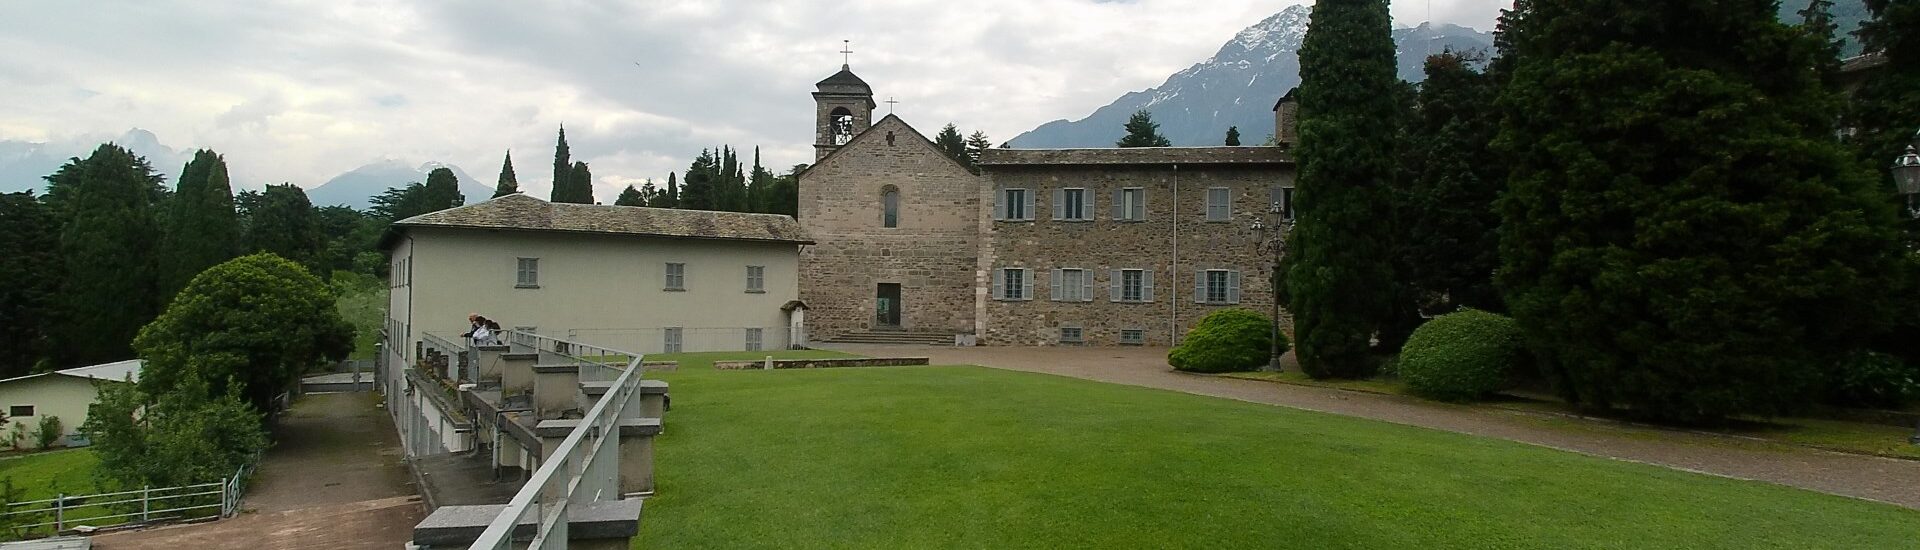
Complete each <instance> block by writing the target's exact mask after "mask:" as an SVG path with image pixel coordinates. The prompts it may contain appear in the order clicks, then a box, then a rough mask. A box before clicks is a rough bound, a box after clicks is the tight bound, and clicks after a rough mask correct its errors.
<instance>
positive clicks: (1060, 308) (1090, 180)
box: [975, 163, 1294, 345]
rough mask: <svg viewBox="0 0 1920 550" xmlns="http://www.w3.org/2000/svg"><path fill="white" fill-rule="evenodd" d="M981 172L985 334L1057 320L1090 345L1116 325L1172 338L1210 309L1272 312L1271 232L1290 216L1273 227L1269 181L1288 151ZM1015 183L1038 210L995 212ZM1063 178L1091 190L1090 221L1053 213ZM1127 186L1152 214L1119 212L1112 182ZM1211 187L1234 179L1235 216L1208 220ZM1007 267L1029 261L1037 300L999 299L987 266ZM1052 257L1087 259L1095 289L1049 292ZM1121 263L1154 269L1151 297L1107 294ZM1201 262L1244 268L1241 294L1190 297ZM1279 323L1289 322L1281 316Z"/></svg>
mask: <svg viewBox="0 0 1920 550" xmlns="http://www.w3.org/2000/svg"><path fill="white" fill-rule="evenodd" d="M986 175H987V179H988V184H987V185H984V186H982V188H981V190H980V192H979V194H978V197H979V199H978V200H980V201H981V209H980V217H979V218H978V221H977V224H978V225H979V226H980V227H982V228H983V230H982V231H983V232H984V231H991V233H990V236H989V238H988V239H987V241H986V242H984V243H982V246H981V252H980V258H979V262H978V268H977V270H976V274H977V277H978V279H979V280H980V283H979V287H978V288H977V289H976V296H975V297H976V308H977V309H976V313H975V316H976V323H975V325H976V327H978V329H979V330H978V334H979V336H980V342H981V343H982V344H987V345H1052V344H1057V343H1061V339H1060V336H1061V334H1060V328H1061V327H1079V328H1081V330H1082V338H1083V343H1085V344H1087V345H1116V344H1120V343H1121V331H1122V330H1127V329H1138V330H1142V331H1143V332H1144V334H1143V336H1144V337H1145V344H1147V345H1170V344H1173V343H1175V342H1176V340H1177V339H1178V335H1184V334H1185V333H1186V331H1187V330H1189V329H1191V328H1192V326H1193V325H1194V324H1195V323H1196V322H1198V321H1199V320H1200V318H1201V317H1203V316H1205V315H1206V314H1207V313H1210V312H1212V311H1216V310H1220V309H1225V308H1233V307H1238V308H1246V309H1251V310H1254V311H1257V312H1260V313H1261V314H1262V315H1271V312H1272V305H1273V301H1272V300H1273V293H1272V290H1271V282H1270V281H1271V274H1272V265H1273V263H1274V250H1273V248H1271V243H1270V241H1272V240H1277V239H1279V238H1280V237H1281V236H1282V235H1284V229H1285V228H1284V226H1283V227H1280V228H1278V230H1276V227H1275V226H1276V224H1277V223H1278V222H1280V220H1279V216H1277V215H1273V214H1270V213H1269V212H1268V205H1269V201H1270V197H1271V195H1270V189H1271V188H1272V187H1274V186H1284V187H1291V186H1292V185H1293V181H1294V168H1293V165H1292V164H1291V163H1272V164H1255V165H1205V164H1201V165H1181V166H1180V167H1179V170H1178V171H1177V173H1176V171H1175V170H1174V167H1173V166H1172V165H1168V164H1146V165H1124V166H1112V165H1108V166H1055V165H999V166H988V167H987V170H986ZM1176 179H1177V180H1178V189H1179V196H1178V203H1179V206H1178V210H1177V211H1176V209H1175V205H1174V203H1175V195H1174V189H1175V188H1176V186H1175V181H1176ZM1009 187H1016V188H1025V189H1028V190H1029V191H1028V192H1030V193H1033V194H1034V197H1035V200H1034V206H1035V211H1034V212H1033V217H1034V221H994V220H993V219H992V217H993V208H994V207H993V202H992V201H993V200H994V198H995V196H996V194H997V192H998V190H1000V189H1004V188H1009ZM1067 187H1076V188H1085V189H1087V190H1088V191H1087V192H1088V193H1089V196H1088V198H1089V200H1090V201H1091V203H1092V205H1093V207H1092V210H1093V220H1092V221H1084V222H1080V221H1071V222H1070V221H1055V220H1052V219H1051V217H1052V214H1053V207H1052V204H1051V203H1052V200H1053V190H1054V189H1057V188H1067ZM1126 187H1141V188H1144V189H1145V193H1146V205H1145V206H1146V208H1145V210H1146V219H1145V221H1139V222H1134V221H1116V220H1114V219H1113V216H1112V205H1113V200H1114V193H1115V191H1116V190H1118V189H1121V188H1126ZM1210 187H1226V188H1228V189H1229V190H1230V196H1231V197H1232V212H1231V216H1230V219H1229V221H1226V222H1208V221H1206V200H1205V199H1206V193H1207V189H1208V188H1210ZM1176 212H1177V215H1176ZM1176 234H1177V242H1178V244H1177V253H1176ZM1176 254H1177V255H1176ZM1006 267H1022V268H1026V269H1029V270H1032V271H1033V273H1034V274H1033V284H1034V288H1033V289H1031V290H1032V292H1031V294H1030V296H1031V299H1030V300H1027V301H1002V300H995V299H993V298H992V297H991V296H989V295H988V293H989V292H990V289H989V288H988V286H989V285H990V281H991V273H992V271H993V270H996V269H1000V268H1006ZM1055 268H1079V269H1085V270H1088V271H1089V272H1090V273H1091V275H1092V276H1093V277H1094V282H1093V292H1092V296H1091V301H1083V302H1054V301H1051V300H1050V297H1051V295H1052V290H1053V289H1052V284H1051V281H1049V280H1048V279H1049V278H1050V276H1051V271H1052V270H1053V269H1055ZM1115 269H1142V270H1150V271H1151V272H1152V273H1153V274H1154V275H1153V279H1154V281H1153V283H1154V284H1153V287H1154V288H1153V297H1152V298H1153V299H1152V301H1151V302H1147V303H1122V302H1113V301H1111V300H1110V294H1109V292H1110V290H1109V284H1110V281H1111V273H1110V272H1111V270H1115ZM1206 269H1229V270H1237V271H1238V272H1239V273H1240V275H1241V284H1240V288H1241V295H1240V301H1239V303H1238V304H1235V305H1216V304H1201V303H1195V301H1194V281H1195V278H1196V272H1198V271H1200V270H1206ZM1282 325H1283V328H1284V327H1287V326H1288V325H1290V322H1289V321H1288V320H1286V319H1285V318H1284V317H1283V319H1282Z"/></svg>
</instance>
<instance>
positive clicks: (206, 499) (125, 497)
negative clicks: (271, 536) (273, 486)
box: [0, 456, 259, 538]
mask: <svg viewBox="0 0 1920 550" xmlns="http://www.w3.org/2000/svg"><path fill="white" fill-rule="evenodd" d="M258 461H259V457H257V456H256V457H255V458H254V459H253V460H250V461H248V462H247V463H246V464H242V465H241V466H240V468H239V469H238V470H235V471H234V474H233V476H232V477H227V478H222V479H221V480H220V481H216V482H209V483H196V484H193V485H182V486H178V487H143V488H140V489H136V490H132V491H116V492H111V493H96V494H89V495H69V494H65V493H61V494H59V495H57V496H55V497H54V498H50V499H42V500H28V501H22V502H13V503H8V504H7V505H6V506H5V511H4V512H0V518H4V520H0V525H6V526H8V527H9V528H10V530H11V531H12V534H13V535H16V536H19V537H20V538H32V537H33V536H35V534H34V531H36V530H38V529H41V528H47V529H48V530H47V531H46V533H44V534H45V535H46V536H53V535H57V534H60V532H62V531H66V530H67V529H68V528H70V527H78V526H92V527H108V526H114V525H121V524H126V523H133V524H144V523H152V522H156V521H186V520H196V519H208V518H228V517H233V515H234V514H235V513H238V512H239V511H240V497H241V495H243V494H245V492H246V489H247V478H248V477H250V476H252V474H253V470H254V465H255V463H257V462H258ZM36 520H44V521H36ZM23 522H31V523H23Z"/></svg>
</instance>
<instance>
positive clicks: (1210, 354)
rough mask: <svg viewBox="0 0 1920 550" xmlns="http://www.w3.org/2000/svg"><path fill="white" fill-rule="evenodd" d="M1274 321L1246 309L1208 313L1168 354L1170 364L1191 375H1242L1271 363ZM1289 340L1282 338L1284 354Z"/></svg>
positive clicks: (1281, 345) (1281, 348) (1281, 336)
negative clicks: (1212, 373)
mask: <svg viewBox="0 0 1920 550" xmlns="http://www.w3.org/2000/svg"><path fill="white" fill-rule="evenodd" d="M1272 338H1273V321H1270V320H1268V319H1267V318H1266V316H1263V315H1260V314H1258V313H1254V312H1252V311H1248V310H1244V309H1225V310H1220V311H1215V312H1213V313H1211V314H1208V315H1207V316H1206V318H1204V319H1201V320H1200V324H1198V325H1194V327H1193V330H1191V331H1187V339H1186V340H1185V341H1182V342H1181V343H1180V346H1179V347H1176V348H1173V351H1170V352H1167V363H1168V364H1171V365H1173V368H1175V369H1179V370H1183V371H1187V372H1242V371H1250V370H1256V369H1259V368H1260V367H1261V366H1263V365H1266V364H1267V359H1268V357H1269V354H1270V353H1272V346H1273V340H1272ZM1286 351H1287V337H1286V335H1284V334H1283V335H1280V352H1281V353H1286Z"/></svg>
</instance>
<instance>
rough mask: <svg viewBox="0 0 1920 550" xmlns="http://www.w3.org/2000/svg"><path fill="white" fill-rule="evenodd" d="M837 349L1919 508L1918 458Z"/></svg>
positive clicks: (999, 356) (1109, 354) (1103, 363)
mask: <svg viewBox="0 0 1920 550" xmlns="http://www.w3.org/2000/svg"><path fill="white" fill-rule="evenodd" d="M832 348H833V349H837V350H842V351H846V352H849V353H857V354H861V355H870V356H889V355H890V356H928V357H931V358H932V359H933V363H934V364H936V365H952V364H965V365H982V366H987V367H993V368H1000V369H1007V370H1017V371H1027V372H1040V373H1048V374H1057V375H1062V376H1071V377H1075V378H1084V379H1088V380H1098V381H1101V382H1111V383H1116V384H1126V385H1132V386H1144V387H1150V388H1160V389H1166V390H1173V391H1179V392H1185V393H1192V394H1198V395H1208V396H1213V397H1224V398H1228V399H1238V400H1241V401H1249V402H1254V403H1266V404H1271V405H1280V406H1285V407H1292V408H1297V409H1306V410H1312V411H1320V412H1327V413H1333V414H1340V415H1346V416H1356V417H1361V418H1370V419H1374V420H1382V421H1386V422H1393V423H1397V424H1407V425H1412V426H1422V427H1427V428H1433V429H1438V430H1446V431H1451V432H1459V433H1466V434H1473V435H1480V436H1486V437H1497V438H1500V439H1507V440H1512V441H1518V442H1522V443H1530V444H1534V445H1541V446H1545V447H1551V448H1555V449H1562V450H1567V451H1573V452H1579V453H1585V454H1590V455H1595V456H1603V457H1610V458H1616V459H1621V460H1629V461H1635V462H1644V463H1649V464H1658V465H1662V466H1668V467H1672V468H1677V469H1681V470H1687V471H1693V472H1700V473H1707V474H1713V475H1720V476H1726V477H1733V478H1740V479H1752V480H1760V481H1768V482H1773V483H1778V484H1782V485H1790V486H1794V487H1800V488H1804V489H1811V490H1814V491H1820V492H1824V493H1831V494H1836V495H1843V496H1850V497H1856V498H1863V499H1868V500H1876V501H1881V502H1887V503H1892V504H1897V505H1900V506H1905V507H1908V508H1920V461H1913V460H1898V459H1891V458H1880V457H1873V456H1863V455H1852V454H1845V453H1835V452H1828V451H1821V450H1815V449H1808V448H1805V447H1794V446H1790V445H1783V444H1779V443H1772V442H1765V441H1755V440H1747V439H1741V438H1733V437H1722V436H1715V435H1709V434H1701V433H1693V432H1684V431H1674V430H1662V429H1658V428H1653V427H1647V426H1639V425H1630V424H1624V423H1617V422H1608V421H1602V420H1578V419H1568V418H1567V417H1562V416H1555V415H1546V414H1538V413H1527V412H1520V411H1512V410H1506V409H1490V408H1484V407H1471V406H1461V405H1448V404H1442V403H1434V402H1430V401H1423V400H1419V399H1414V398H1410V397H1401V396H1392V395H1375V394H1368V393H1359V392H1349V391H1342V390H1336V389H1330V388H1317V387H1308V386H1295V385H1287V384H1278V383H1272V382H1260V381H1254V380H1239V379H1232V378H1219V377H1211V376H1194V375H1188V374H1181V373H1177V372H1173V371H1171V370H1170V369H1169V368H1168V367H1167V364H1166V356H1167V350H1166V348H1138V347H1123V348H1075V347H1040V348H1024V347H972V348H956V347H950V346H938V347H927V346H870V345H833V346H832Z"/></svg>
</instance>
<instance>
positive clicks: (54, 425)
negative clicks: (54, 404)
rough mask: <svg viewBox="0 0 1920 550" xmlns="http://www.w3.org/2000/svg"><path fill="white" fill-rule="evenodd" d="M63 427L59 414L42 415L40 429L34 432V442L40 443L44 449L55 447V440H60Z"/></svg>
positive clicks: (41, 448)
mask: <svg viewBox="0 0 1920 550" xmlns="http://www.w3.org/2000/svg"><path fill="white" fill-rule="evenodd" d="M62 427H63V426H61V425H60V417H58V416H54V415H46V416H42V417H40V429H39V430H37V431H35V432H34V434H33V435H34V443H36V444H38V445H39V447H40V450H42V451H44V450H47V449H48V448H50V447H53V444H54V442H57V441H60V435H61V431H60V429H61V428H62Z"/></svg>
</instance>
